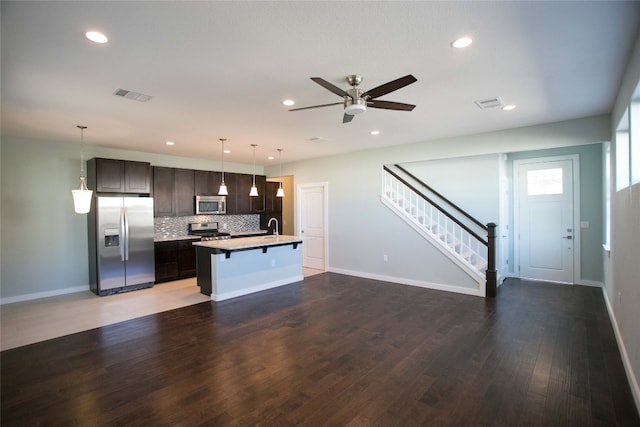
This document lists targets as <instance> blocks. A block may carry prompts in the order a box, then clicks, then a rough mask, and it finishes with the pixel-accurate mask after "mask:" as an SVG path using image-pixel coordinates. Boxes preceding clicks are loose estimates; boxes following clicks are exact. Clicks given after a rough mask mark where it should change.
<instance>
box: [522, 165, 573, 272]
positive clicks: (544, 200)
mask: <svg viewBox="0 0 640 427" xmlns="http://www.w3.org/2000/svg"><path fill="white" fill-rule="evenodd" d="M577 163H578V158H577V156H570V157H562V158H550V159H530V160H517V161H515V162H514V173H515V174H516V176H515V179H514V182H515V191H514V195H515V197H516V204H515V214H514V218H515V226H516V230H515V231H516V233H515V248H514V249H515V257H516V262H517V264H516V265H517V266H518V270H519V276H520V277H523V278H529V279H537V280H548V281H554V282H566V283H573V282H574V265H575V264H574V263H575V255H574V247H575V246H576V238H579V233H577V231H579V230H576V229H575V218H576V210H577V208H578V205H577V203H576V199H575V198H574V186H575V184H576V181H575V177H574V173H576V174H577V168H578V164H577Z"/></svg>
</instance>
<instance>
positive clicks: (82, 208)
mask: <svg viewBox="0 0 640 427" xmlns="http://www.w3.org/2000/svg"><path fill="white" fill-rule="evenodd" d="M76 127H77V128H78V129H80V188H79V189H77V190H71V194H72V195H73V207H74V209H75V211H76V213H79V214H86V213H88V212H89V210H91V195H92V194H93V191H91V190H89V189H88V188H87V177H86V176H85V174H84V151H83V144H84V130H85V129H86V128H87V127H86V126H81V125H78V126H76Z"/></svg>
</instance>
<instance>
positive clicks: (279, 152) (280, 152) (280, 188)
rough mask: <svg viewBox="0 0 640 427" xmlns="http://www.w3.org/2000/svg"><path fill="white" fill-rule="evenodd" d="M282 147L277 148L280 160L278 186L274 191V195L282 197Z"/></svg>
mask: <svg viewBox="0 0 640 427" xmlns="http://www.w3.org/2000/svg"><path fill="white" fill-rule="evenodd" d="M282 151H283V149H282V148H278V157H279V161H280V186H279V187H278V191H276V197H284V188H282Z"/></svg>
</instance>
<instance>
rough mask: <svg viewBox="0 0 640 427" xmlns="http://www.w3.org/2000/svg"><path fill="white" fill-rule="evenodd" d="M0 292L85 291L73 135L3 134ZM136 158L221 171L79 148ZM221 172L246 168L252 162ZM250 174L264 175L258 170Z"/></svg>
mask: <svg viewBox="0 0 640 427" xmlns="http://www.w3.org/2000/svg"><path fill="white" fill-rule="evenodd" d="M1 154H2V156H1V173H2V178H1V190H2V203H1V206H0V209H1V212H2V216H1V222H0V230H1V232H2V235H1V239H0V240H1V252H0V254H1V258H2V260H1V270H0V297H1V298H2V299H3V300H4V299H6V298H10V297H16V296H18V295H28V294H39V295H38V296H46V295H48V294H49V293H51V294H57V293H60V291H61V290H63V291H72V290H75V291H78V290H84V289H88V283H89V272H88V271H89V270H88V255H87V251H88V249H87V216H86V215H79V214H76V213H74V211H73V201H72V197H71V190H72V189H74V188H78V185H79V180H78V176H79V172H80V144H79V140H77V141H72V142H60V143H52V142H47V143H42V142H36V141H28V140H19V139H12V138H5V137H3V138H2V147H1ZM91 157H107V158H115V159H125V160H141V161H147V162H151V164H153V165H157V166H174V167H183V168H193V169H213V170H219V168H220V164H219V162H217V161H208V160H204V159H190V158H183V157H174V156H165V155H157V154H149V153H139V152H133V151H124V150H113V149H104V148H100V147H93V146H85V158H91ZM225 170H227V171H232V172H242V173H252V170H253V166H252V165H241V164H233V163H231V164H229V163H227V162H225ZM256 173H260V174H262V173H264V171H263V170H262V168H256Z"/></svg>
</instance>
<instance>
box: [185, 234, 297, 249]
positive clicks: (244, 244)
mask: <svg viewBox="0 0 640 427" xmlns="http://www.w3.org/2000/svg"><path fill="white" fill-rule="evenodd" d="M293 243H302V238H301V237H299V236H288V235H282V236H275V235H272V234H270V235H268V236H256V237H240V238H237V239H224V240H209V241H205V242H194V243H193V245H194V246H203V247H205V248H211V249H220V250H223V251H236V250H242V249H251V248H261V247H265V246H277V245H286V244H293Z"/></svg>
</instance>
